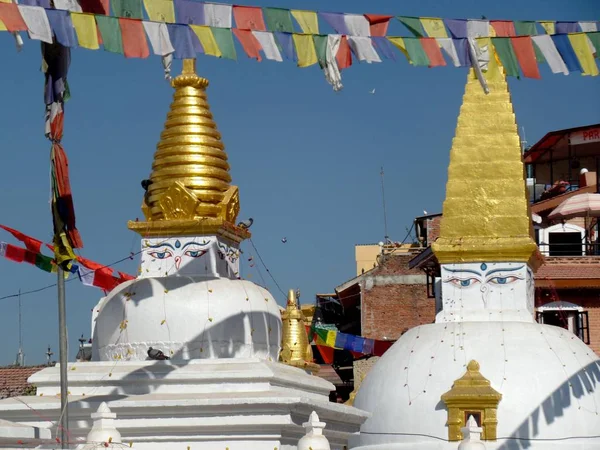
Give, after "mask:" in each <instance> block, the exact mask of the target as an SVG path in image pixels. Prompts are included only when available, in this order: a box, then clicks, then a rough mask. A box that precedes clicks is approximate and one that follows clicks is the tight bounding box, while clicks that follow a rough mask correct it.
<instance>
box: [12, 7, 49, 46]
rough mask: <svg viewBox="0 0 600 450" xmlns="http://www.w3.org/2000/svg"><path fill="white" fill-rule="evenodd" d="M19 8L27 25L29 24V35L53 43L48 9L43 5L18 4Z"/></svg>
mask: <svg viewBox="0 0 600 450" xmlns="http://www.w3.org/2000/svg"><path fill="white" fill-rule="evenodd" d="M18 8H19V12H20V13H21V16H22V17H23V21H24V22H25V25H27V30H28V31H29V37H30V38H31V39H35V40H38V41H43V42H47V43H48V44H52V29H51V28H50V22H48V16H47V15H46V10H45V9H44V8H42V7H41V6H27V5H18Z"/></svg>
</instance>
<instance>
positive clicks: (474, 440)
mask: <svg viewBox="0 0 600 450" xmlns="http://www.w3.org/2000/svg"><path fill="white" fill-rule="evenodd" d="M460 431H462V434H463V440H462V441H461V442H460V444H459V446H458V450H485V449H486V447H485V444H484V443H483V442H482V441H481V433H483V428H481V427H479V426H477V422H476V421H475V419H474V418H473V416H469V420H467V426H466V427H463V428H461V429H460Z"/></svg>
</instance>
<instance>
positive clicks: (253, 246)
mask: <svg viewBox="0 0 600 450" xmlns="http://www.w3.org/2000/svg"><path fill="white" fill-rule="evenodd" d="M248 240H249V241H250V244H251V245H252V248H253V249H254V251H255V252H256V256H258V259H260V262H261V263H262V265H263V267H264V268H265V270H266V271H267V273H268V274H269V276H270V277H271V279H272V280H273V283H275V286H277V289H279V292H281V293H282V294H283V296H284V297H286V293H285V292H284V291H283V289H281V286H279V283H278V282H277V280H276V279H275V277H274V276H273V274H272V273H271V271H270V270H269V268H268V267H267V265H266V264H265V262H264V261H263V259H262V256H260V253H259V252H258V249H257V248H256V245H254V241H252V239H248ZM0 300H1V299H0Z"/></svg>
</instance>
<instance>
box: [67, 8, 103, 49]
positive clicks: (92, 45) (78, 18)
mask: <svg viewBox="0 0 600 450" xmlns="http://www.w3.org/2000/svg"><path fill="white" fill-rule="evenodd" d="M71 21H72V22H73V28H75V33H76V34H77V40H78V41H79V46H80V47H83V48H89V49H90V50H97V49H99V48H100V45H98V30H97V29H96V19H94V15H93V14H85V13H76V12H71Z"/></svg>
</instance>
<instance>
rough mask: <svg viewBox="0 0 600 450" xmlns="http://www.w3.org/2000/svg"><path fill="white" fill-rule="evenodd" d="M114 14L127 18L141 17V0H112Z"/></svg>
mask: <svg viewBox="0 0 600 450" xmlns="http://www.w3.org/2000/svg"><path fill="white" fill-rule="evenodd" d="M112 7H113V12H114V14H115V16H118V17H127V18H128V19H142V18H143V12H142V10H143V8H142V0H112Z"/></svg>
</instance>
